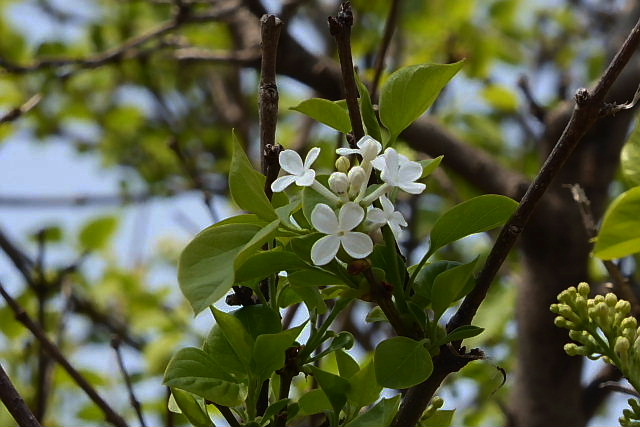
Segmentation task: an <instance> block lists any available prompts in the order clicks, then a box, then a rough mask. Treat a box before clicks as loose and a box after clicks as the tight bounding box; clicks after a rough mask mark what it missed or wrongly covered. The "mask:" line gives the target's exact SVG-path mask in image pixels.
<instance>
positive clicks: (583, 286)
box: [578, 282, 591, 298]
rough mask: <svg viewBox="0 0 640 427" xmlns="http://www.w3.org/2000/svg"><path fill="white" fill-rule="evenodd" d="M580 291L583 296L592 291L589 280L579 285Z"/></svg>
mask: <svg viewBox="0 0 640 427" xmlns="http://www.w3.org/2000/svg"><path fill="white" fill-rule="evenodd" d="M578 293H579V294H580V295H582V296H583V297H585V298H587V297H588V296H589V294H590V293H591V288H590V287H589V284H588V283H587V282H581V283H580V284H579V285H578Z"/></svg>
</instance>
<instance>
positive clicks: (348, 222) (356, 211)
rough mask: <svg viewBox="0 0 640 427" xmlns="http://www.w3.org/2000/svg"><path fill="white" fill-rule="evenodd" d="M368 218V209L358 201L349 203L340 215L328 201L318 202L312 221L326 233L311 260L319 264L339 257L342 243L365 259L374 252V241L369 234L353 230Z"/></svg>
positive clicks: (352, 254)
mask: <svg viewBox="0 0 640 427" xmlns="http://www.w3.org/2000/svg"><path fill="white" fill-rule="evenodd" d="M363 219H364V209H363V208H362V207H361V206H360V205H359V204H357V203H354V202H348V203H345V204H344V205H343V206H342V207H341V208H340V212H339V213H338V216H336V213H335V212H334V211H333V209H331V207H329V206H328V205H325V204H324V203H319V204H317V205H316V206H315V207H314V208H313V211H311V224H312V225H313V227H314V228H315V229H316V230H318V231H319V232H321V233H324V234H326V236H324V237H321V238H320V239H319V240H318V241H317V242H315V243H314V244H313V246H312V247H311V260H312V261H313V263H314V264H315V265H325V264H328V263H329V262H331V260H332V259H334V258H335V256H336V254H337V253H338V250H339V249H340V246H341V245H342V247H343V248H344V250H345V251H346V252H347V254H349V255H350V256H352V257H353V258H356V259H360V258H364V257H366V256H367V255H369V254H370V253H371V252H373V242H372V241H371V238H370V237H369V236H368V235H366V234H365V233H361V232H358V231H351V230H353V229H354V228H356V227H357V226H358V225H359V224H360V223H361V222H362V220H363Z"/></svg>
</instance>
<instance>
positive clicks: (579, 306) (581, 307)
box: [574, 295, 587, 316]
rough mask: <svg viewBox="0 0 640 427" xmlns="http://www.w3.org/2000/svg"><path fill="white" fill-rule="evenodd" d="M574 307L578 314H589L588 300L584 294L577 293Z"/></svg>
mask: <svg viewBox="0 0 640 427" xmlns="http://www.w3.org/2000/svg"><path fill="white" fill-rule="evenodd" d="M574 307H575V309H576V313H577V314H578V316H586V315H587V300H586V299H585V297H583V296H582V295H576V298H575V300H574Z"/></svg>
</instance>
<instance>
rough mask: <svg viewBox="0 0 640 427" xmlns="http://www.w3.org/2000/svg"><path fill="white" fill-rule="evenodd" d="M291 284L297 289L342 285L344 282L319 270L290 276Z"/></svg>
mask: <svg viewBox="0 0 640 427" xmlns="http://www.w3.org/2000/svg"><path fill="white" fill-rule="evenodd" d="M287 277H288V279H289V283H291V284H292V285H293V286H294V287H296V288H306V287H318V286H331V285H340V284H342V280H340V278H338V277H336V276H335V275H334V274H331V273H329V272H327V271H324V270H320V269H318V268H314V269H307V270H300V271H295V272H293V273H291V274H289V275H288V276H287Z"/></svg>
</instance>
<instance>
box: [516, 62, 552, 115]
mask: <svg viewBox="0 0 640 427" xmlns="http://www.w3.org/2000/svg"><path fill="white" fill-rule="evenodd" d="M518 87H519V88H520V90H521V91H522V94H523V95H524V98H525V99H526V100H527V104H528V105H529V111H531V114H532V115H533V117H535V118H536V119H538V121H539V122H540V123H544V121H545V119H546V117H547V110H545V109H544V107H542V106H541V105H540V104H538V101H536V99H535V97H534V96H533V93H532V92H531V87H530V86H529V79H528V78H527V76H525V75H524V74H523V75H522V76H520V78H519V79H518Z"/></svg>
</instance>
